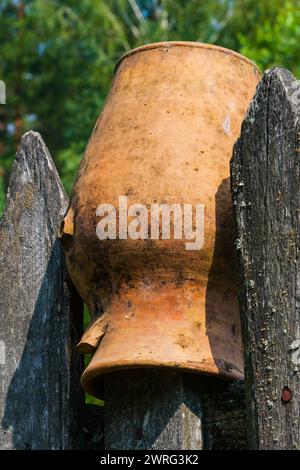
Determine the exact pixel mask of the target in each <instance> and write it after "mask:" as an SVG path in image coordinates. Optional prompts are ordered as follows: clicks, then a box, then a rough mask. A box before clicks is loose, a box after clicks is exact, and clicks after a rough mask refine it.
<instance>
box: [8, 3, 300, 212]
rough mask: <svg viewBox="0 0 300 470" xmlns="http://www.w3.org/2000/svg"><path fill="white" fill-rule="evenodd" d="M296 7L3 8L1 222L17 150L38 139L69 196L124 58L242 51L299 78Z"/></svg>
mask: <svg viewBox="0 0 300 470" xmlns="http://www.w3.org/2000/svg"><path fill="white" fill-rule="evenodd" d="M299 7H300V0H294V1H292V0H264V1H257V0H210V1H209V2H208V1H206V0H189V1H188V2H187V1H186V0H107V1H104V0H80V1H78V0H0V79H2V80H4V81H5V82H6V87H7V103H6V105H0V212H1V209H2V207H3V202H4V190H5V185H6V184H7V179H8V175H9V169H10V165H11V161H12V159H13V155H14V152H15V148H16V145H17V143H18V141H19V139H20V136H21V134H22V133H23V132H24V131H26V130H27V129H29V128H32V129H35V130H38V131H40V132H41V133H42V135H43V137H44V139H45V141H46V143H47V145H48V146H49V149H50V151H51V153H52V155H53V157H54V158H55V160H56V163H57V165H58V168H59V171H60V174H61V176H62V179H63V182H64V184H65V186H66V188H67V190H68V191H70V190H71V187H72V184H73V179H74V175H75V174H76V170H77V167H78V164H79V161H80V158H81V156H82V153H83V151H84V147H85V145H86V143H87V140H88V137H89V135H90V133H91V129H92V127H93V125H94V123H95V121H96V118H97V116H98V114H99V112H100V110H101V108H102V106H103V103H104V100H105V97H106V95H107V91H108V89H109V86H110V82H111V79H112V76H113V68H114V64H115V62H116V61H117V59H118V58H119V57H120V55H122V54H123V53H124V52H126V51H127V50H129V49H131V48H133V47H136V46H138V45H141V44H145V43H149V42H155V41H165V40H192V41H202V42H210V43H215V44H219V45H222V46H224V47H228V48H231V49H234V50H237V51H241V52H242V53H243V54H245V55H246V56H248V57H250V58H252V59H253V60H255V61H256V62H257V63H258V65H260V66H261V67H262V69H264V68H265V67H269V66H271V65H274V64H281V65H283V66H286V67H288V68H289V69H291V70H292V71H293V72H294V73H295V74H296V75H299V72H300V70H299V67H300V66H299V64H298V44H299V38H300V28H299V26H298V25H299V20H300V8H299Z"/></svg>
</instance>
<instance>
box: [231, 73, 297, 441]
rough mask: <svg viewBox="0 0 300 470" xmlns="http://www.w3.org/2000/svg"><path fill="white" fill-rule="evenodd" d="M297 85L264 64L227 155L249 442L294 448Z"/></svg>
mask: <svg viewBox="0 0 300 470" xmlns="http://www.w3.org/2000/svg"><path fill="white" fill-rule="evenodd" d="M299 97H300V87H299V83H298V82H297V81H296V80H295V79H294V77H293V76H292V75H291V74H290V73H289V72H288V71H286V70H284V69H280V68H275V69H272V70H270V71H268V72H267V73H266V74H265V75H264V77H263V79H262V81H261V82H260V84H259V87H258V89H257V93H256V96H255V98H254V100H253V102H252V104H251V106H250V109H249V111H248V113H247V115H246V117H245V120H244V123H243V126H242V131H241V136H240V139H239V140H238V142H237V143H236V145H235V149H234V155H233V159H232V163H231V171H232V194H233V203H234V208H235V217H236V225H237V238H236V249H237V253H238V265H239V267H238V277H239V290H240V296H239V297H240V309H241V319H242V324H243V336H244V348H245V363H246V394H247V406H248V413H249V419H250V426H249V440H250V445H251V447H252V448H259V449H299V448H300V380H299V363H300V354H299V351H300V321H299V314H300V310H299V307H300V277H299V273H300V258H299V235H300V219H299V211H300V128H299V113H300V105H299V104H300V101H299Z"/></svg>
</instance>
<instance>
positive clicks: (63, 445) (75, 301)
mask: <svg viewBox="0 0 300 470" xmlns="http://www.w3.org/2000/svg"><path fill="white" fill-rule="evenodd" d="M67 205H68V199H67V196H66V194H65V192H64V190H63V188H62V186H61V183H60V180H59V176H58V174H57V171H56V169H55V166H54V163H53V161H52V159H51V157H50V155H49V152H48V150H47V148H46V146H45V144H44V143H43V140H42V139H41V137H40V135H39V134H37V133H34V132H29V133H27V134H25V135H24V137H23V138H22V141H21V144H20V147H19V149H18V152H17V156H16V160H15V162H14V166H13V170H12V175H11V179H10V185H9V192H8V198H7V204H6V208H5V211H4V215H3V217H2V219H1V222H0V292H1V294H0V322H1V329H0V380H1V384H0V387H1V388H0V448H1V449H68V448H80V447H82V439H83V431H82V429H81V428H80V423H82V419H81V418H82V415H83V413H84V396H83V393H82V391H81V390H80V386H79V377H80V373H81V369H82V364H81V359H80V358H79V356H77V355H76V353H74V344H75V343H76V341H77V340H78V338H79V336H80V334H81V331H80V330H81V325H82V304H81V300H80V298H79V297H78V295H77V294H76V292H75V290H74V288H73V287H72V285H71V283H70V280H69V278H68V276H67V273H66V270H65V267H64V261H63V255H62V251H61V247H60V244H59V241H58V240H57V232H58V228H59V226H60V223H61V220H62V218H63V215H64V213H65V211H66V209H67Z"/></svg>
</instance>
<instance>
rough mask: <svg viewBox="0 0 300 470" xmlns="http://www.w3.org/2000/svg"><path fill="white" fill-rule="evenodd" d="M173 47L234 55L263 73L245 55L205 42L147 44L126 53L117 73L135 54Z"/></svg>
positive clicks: (122, 57) (120, 60) (116, 67)
mask: <svg viewBox="0 0 300 470" xmlns="http://www.w3.org/2000/svg"><path fill="white" fill-rule="evenodd" d="M172 47H198V48H201V49H210V50H216V51H219V52H223V53H224V54H230V55H233V56H235V57H237V58H239V59H241V60H243V61H244V62H247V63H248V64H250V65H253V67H254V68H255V69H256V70H257V71H258V73H259V74H261V71H260V69H259V67H258V66H257V65H256V64H255V62H253V61H252V60H250V59H248V57H245V56H244V55H242V54H240V53H239V52H236V51H233V50H231V49H227V48H226V47H222V46H218V45H216V44H208V43H205V42H193V41H163V42H153V43H151V44H145V45H143V46H139V47H136V48H134V49H131V50H130V51H128V52H126V53H125V54H123V55H122V56H121V57H120V58H119V60H118V61H117V63H116V66H115V72H116V71H117V70H118V68H119V66H120V64H121V62H123V60H124V59H127V58H128V57H130V56H132V55H133V54H136V53H137V52H143V51H150V50H152V49H160V48H168V49H170V48H172Z"/></svg>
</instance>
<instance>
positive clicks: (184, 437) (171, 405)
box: [104, 370, 247, 450]
mask: <svg viewBox="0 0 300 470" xmlns="http://www.w3.org/2000/svg"><path fill="white" fill-rule="evenodd" d="M104 381H105V407H104V409H105V448H106V449H161V450H176V449H179V450H190V449H194V450H196V449H203V448H205V449H219V450H229V449H245V448H246V447H247V439H246V410H245V396H244V383H243V382H241V381H234V382H229V381H223V380H220V379H213V378H209V377H204V376H199V375H196V374H195V375H191V374H185V373H182V372H180V371H166V370H133V371H123V372H115V373H111V374H108V375H107V376H105V377H104Z"/></svg>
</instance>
